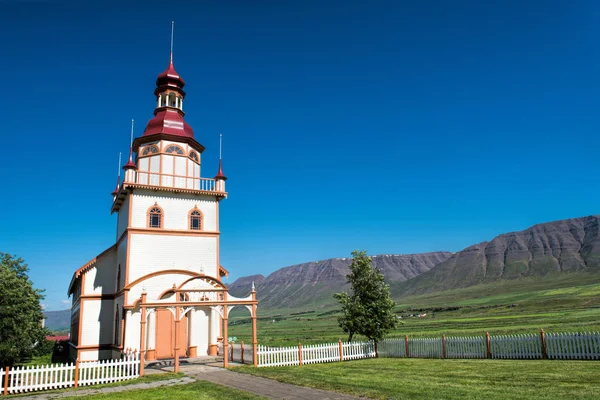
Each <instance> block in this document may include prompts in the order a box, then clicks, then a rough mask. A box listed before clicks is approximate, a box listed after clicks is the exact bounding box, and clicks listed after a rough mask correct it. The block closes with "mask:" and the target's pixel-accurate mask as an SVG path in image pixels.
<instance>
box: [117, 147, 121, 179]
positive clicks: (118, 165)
mask: <svg viewBox="0 0 600 400" xmlns="http://www.w3.org/2000/svg"><path fill="white" fill-rule="evenodd" d="M117 178H119V182H121V152H119V163H118V164H117Z"/></svg>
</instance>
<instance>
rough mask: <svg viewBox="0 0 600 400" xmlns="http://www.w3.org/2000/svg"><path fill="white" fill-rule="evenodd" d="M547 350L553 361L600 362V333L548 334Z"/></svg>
mask: <svg viewBox="0 0 600 400" xmlns="http://www.w3.org/2000/svg"><path fill="white" fill-rule="evenodd" d="M546 348H547V353H548V358H549V359H551V360H557V359H558V360H600V333H599V332H581V333H580V332H575V333H573V332H571V333H547V334H546Z"/></svg>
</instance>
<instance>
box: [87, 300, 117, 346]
mask: <svg viewBox="0 0 600 400" xmlns="http://www.w3.org/2000/svg"><path fill="white" fill-rule="evenodd" d="M113 312H114V307H113V300H96V299H93V300H91V299H85V300H84V304H83V313H82V321H81V323H82V326H81V338H79V344H78V345H79V346H97V345H101V344H112V333H113V318H114V313H113Z"/></svg>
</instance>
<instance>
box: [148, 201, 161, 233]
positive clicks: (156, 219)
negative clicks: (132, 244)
mask: <svg viewBox="0 0 600 400" xmlns="http://www.w3.org/2000/svg"><path fill="white" fill-rule="evenodd" d="M162 226H163V212H162V209H161V208H160V207H159V206H158V205H157V204H156V203H154V205H153V206H152V207H150V209H149V210H148V228H162Z"/></svg>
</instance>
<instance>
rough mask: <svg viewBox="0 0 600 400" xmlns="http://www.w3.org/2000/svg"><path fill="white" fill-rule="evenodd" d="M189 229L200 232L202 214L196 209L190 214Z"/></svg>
mask: <svg viewBox="0 0 600 400" xmlns="http://www.w3.org/2000/svg"><path fill="white" fill-rule="evenodd" d="M190 229H191V230H194V231H199V230H202V213H201V212H200V210H198V209H194V210H192V212H191V213H190Z"/></svg>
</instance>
